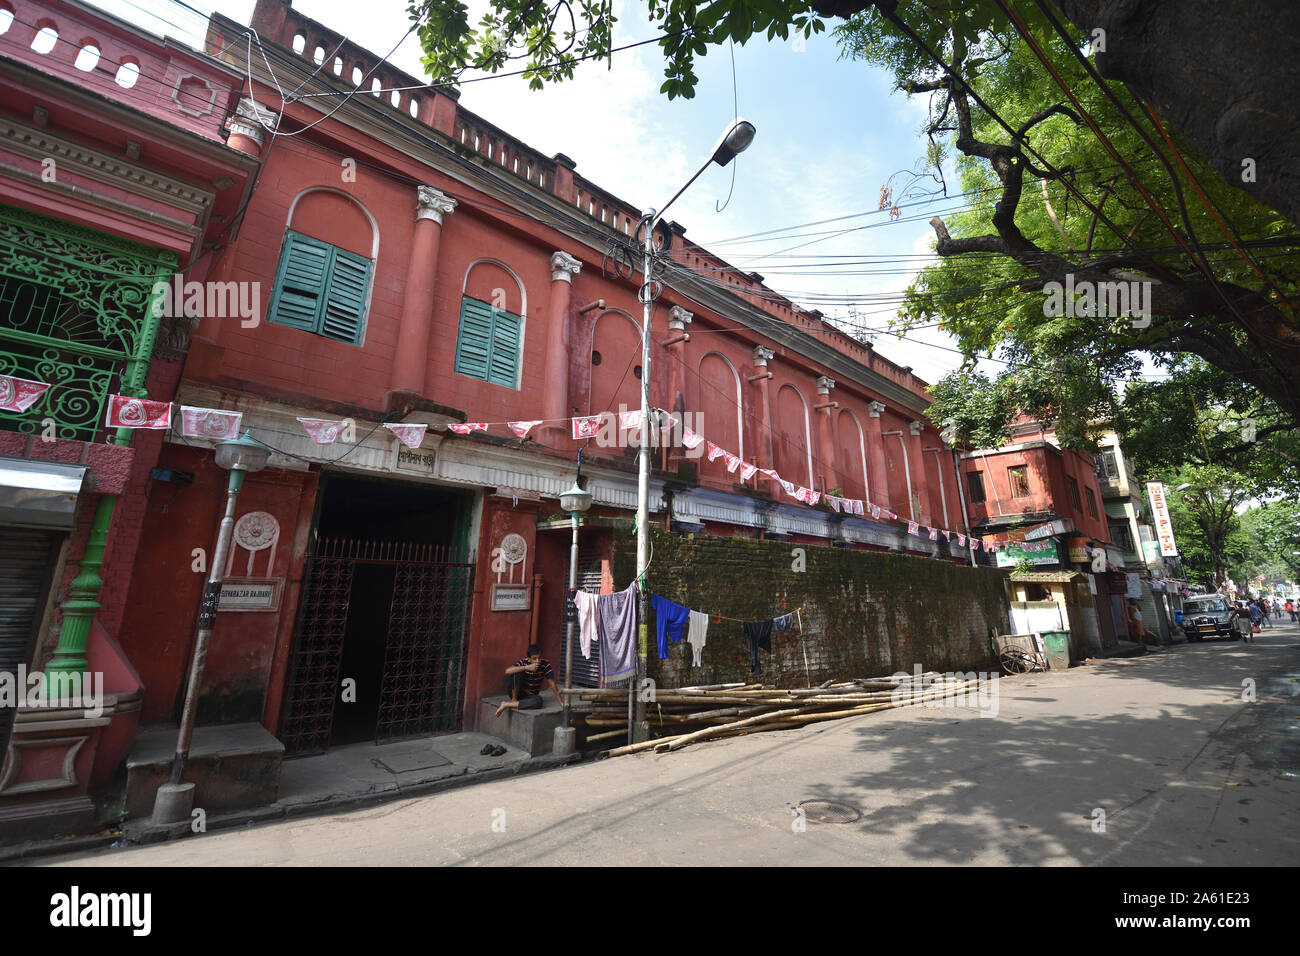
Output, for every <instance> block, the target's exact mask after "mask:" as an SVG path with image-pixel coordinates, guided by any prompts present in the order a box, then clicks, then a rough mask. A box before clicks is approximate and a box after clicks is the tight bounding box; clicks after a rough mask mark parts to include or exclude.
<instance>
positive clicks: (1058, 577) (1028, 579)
mask: <svg viewBox="0 0 1300 956" xmlns="http://www.w3.org/2000/svg"><path fill="white" fill-rule="evenodd" d="M1010 577H1011V580H1012V581H1015V582H1017V583H1023V584H1029V583H1033V584H1068V583H1070V582H1071V581H1082V580H1083V575H1082V574H1081V573H1080V572H1078V571H1020V572H1012V574H1011V576H1010Z"/></svg>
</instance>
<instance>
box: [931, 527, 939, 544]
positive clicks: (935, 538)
mask: <svg viewBox="0 0 1300 956" xmlns="http://www.w3.org/2000/svg"><path fill="white" fill-rule="evenodd" d="M930 540H931V541H938V540H939V529H938V528H931V529H930Z"/></svg>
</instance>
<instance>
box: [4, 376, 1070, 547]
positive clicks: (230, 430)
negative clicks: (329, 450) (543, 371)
mask: <svg viewBox="0 0 1300 956" xmlns="http://www.w3.org/2000/svg"><path fill="white" fill-rule="evenodd" d="M49 388H50V385H49V383H46V382H37V381H32V380H29V379H22V378H17V377H15V376H12V375H0V411H7V412H25V411H27V410H28V409H29V408H31V407H32V406H33V405H34V404H35V403H36V402H37V401H39V400H40V398H41V396H43V395H44V394H45V392H46V391H48V390H49ZM172 405H173V403H172V402H156V401H150V400H148V399H143V398H131V397H129V396H126V395H110V396H108V405H107V411H106V413H105V417H104V425H105V427H107V428H143V429H169V428H171V427H172ZM655 412H657V413H658V416H661V423H660V426H659V427H661V428H663V427H667V428H675V427H677V426H678V425H679V424H681V422H680V421H679V419H678V418H677V417H676V416H674V415H672V414H670V413H669V412H666V411H664V410H663V409H655ZM611 414H613V413H610V412H602V413H600V414H597V415H581V416H577V417H574V418H571V419H569V422H570V434H571V435H572V436H573V438H574V440H576V441H582V440H584V439H590V438H596V437H597V435H598V434H599V433H600V429H601V427H602V424H603V423H604V422H605V421H606V419H607V416H609V415H611ZM180 416H181V434H182V435H183V436H185V437H187V438H202V439H209V440H217V441H222V440H227V439H234V438H237V437H238V436H239V429H240V425H241V424H242V420H243V413H242V412H233V411H228V410H225V409H217V408H202V407H198V406H193V405H181V406H180ZM547 421H550V419H540V418H539V419H529V420H519V421H506V422H462V423H453V424H449V425H447V429H448V430H449V431H451V432H453V433H455V434H457V435H470V434H473V433H474V432H486V431H487V430H488V428H489V426H492V425H504V426H505V427H506V428H507V429H509V431H510V433H511V434H513V435H514V436H515V437H516V438H519V439H526V438H527V437H528V436H529V434H530V433H531V432H532V430H533V429H534V428H536V427H537V426H538V425H542V424H544V423H546V422H547ZM556 421H564V419H557V420H556ZM298 422H299V423H300V424H301V425H302V427H303V430H304V431H306V433H307V435H308V436H309V437H310V438H311V440H312V441H313V442H315V443H316V444H317V445H331V444H333V443H334V442H335V441H337V440H338V438H339V436H340V435H341V434H343V431H344V429H345V428H346V427H347V425H348V422H347V421H346V420H333V419H323V418H304V417H300V418H298ZM618 422H619V425H620V427H622V428H623V429H625V430H638V429H639V428H640V427H641V424H642V422H641V412H640V411H623V412H619V413H618ZM664 422H666V426H665V425H664V424H663V423H664ZM381 424H382V425H383V427H384V428H386V429H387V430H388V431H390V432H391V433H392V434H393V435H394V436H395V437H396V438H397V440H398V441H400V442H401V443H402V444H403V445H405V446H406V447H408V448H419V447H420V445H421V444H422V443H423V442H424V437H425V434H426V432H427V430H428V427H429V426H428V425H427V424H411V423H407V422H382V423H381ZM681 443H682V445H683V446H685V447H686V448H687V449H690V450H692V451H693V450H695V449H697V448H699V447H700V446H701V445H704V446H705V452H704V453H705V456H706V458H707V460H708V461H710V462H713V461H717V460H718V459H719V458H721V459H722V461H723V463H724V465H725V466H726V469H727V473H728V474H733V475H734V474H738V475H739V476H740V480H741V481H748V480H749V479H750V478H753V477H754V476H755V475H758V474H761V475H764V476H766V477H767V478H769V479H771V480H772V481H773V482H775V483H776V484H778V485H780V486H781V489H782V490H783V491H784V492H785V493H786V494H787V495H789V496H790V497H791V498H794V499H795V500H796V501H800V502H802V503H804V504H806V505H809V506H815V505H817V504H819V503H820V502H821V501H822V499H823V498H824V499H825V501H826V504H827V506H829V507H830V509H831V510H832V511H835V512H836V513H842V514H848V515H855V516H857V517H862V518H865V517H868V516H870V517H871V519H872V520H875V521H881V520H889V521H897V520H899V517H898V515H897V514H895V513H894V512H892V511H890V510H889V509H888V508H882V507H880V506H879V505H876V504H871V503H870V502H866V501H863V500H862V499H860V498H846V497H841V496H839V495H831V494H825V493H823V492H820V491H816V490H815V489H812V488H805V487H803V486H802V485H796V484H795V483H794V482H792V481H789V480H787V479H785V478H782V477H781V475H780V474H779V473H778V472H777V471H776V470H775V469H773V468H759V467H758V466H757V465H755V464H752V463H750V462H747V461H745V460H743V459H742V458H741V457H740V456H739V455H735V454H733V453H731V452H730V451H728V450H727V449H725V448H723V447H722V446H721V445H718V444H715V443H714V442H711V441H708V439H706V438H705V437H704V436H703V435H701V434H699V433H698V432H695V431H692V430H691V429H690V428H687V427H685V426H683V427H682V432H681ZM907 533H908V534H909V535H916V536H918V537H919V536H920V535H921V534H922V529H921V525H919V524H918V523H917V522H916V521H909V522H908V523H907ZM924 533H925V535H926V536H927V537H928V538H929V540H931V541H937V540H938V539H939V535H941V534H942V535H943V536H944V538H945V539H946V540H948V541H952V540H953V538H954V536H955V537H956V540H957V544H958V546H960V547H970V549H971V550H972V551H979V550H980V547H981V543H982V542H981V540H980V539H978V538H976V537H974V536H973V535H972V536H970V537H969V538H968V537H967V535H965V534H962V533H960V532H956V531H949V530H947V529H943V528H935V527H926V528H925V531H924ZM1016 546H1017V547H1018V548H1019V549H1020V550H1021V551H1029V552H1033V551H1045V550H1047V548H1049V547H1051V546H1052V545H1051V543H1050V542H1038V543H1035V542H1021V543H1017V545H1016ZM1007 547H1008V544H1007V543H1006V542H1002V543H1000V544H997V545H993V544H984V545H983V549H984V550H985V551H992V550H994V549H995V548H996V549H998V550H1005V549H1006V548H1007Z"/></svg>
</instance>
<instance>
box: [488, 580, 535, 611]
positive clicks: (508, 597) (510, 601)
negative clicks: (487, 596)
mask: <svg viewBox="0 0 1300 956" xmlns="http://www.w3.org/2000/svg"><path fill="white" fill-rule="evenodd" d="M530 592H531V587H530V586H529V585H527V584H500V583H498V584H494V585H492V605H491V607H492V610H494V611H527V610H528V608H529V607H530V606H531V605H530V603H529V600H528V597H529V594H530Z"/></svg>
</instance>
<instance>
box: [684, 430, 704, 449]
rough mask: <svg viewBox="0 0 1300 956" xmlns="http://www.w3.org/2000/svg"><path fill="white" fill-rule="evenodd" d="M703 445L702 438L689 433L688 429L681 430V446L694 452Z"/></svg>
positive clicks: (694, 433) (691, 432)
mask: <svg viewBox="0 0 1300 956" xmlns="http://www.w3.org/2000/svg"><path fill="white" fill-rule="evenodd" d="M703 443H704V436H703V435H700V434H697V433H696V432H693V431H691V430H690V429H689V428H683V429H682V444H683V445H685V446H686V447H687V448H689V449H691V450H692V451H694V450H695V449H696V448H699V447H700V445H701V444H703Z"/></svg>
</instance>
